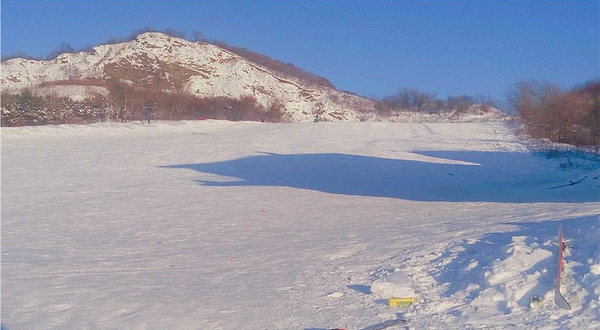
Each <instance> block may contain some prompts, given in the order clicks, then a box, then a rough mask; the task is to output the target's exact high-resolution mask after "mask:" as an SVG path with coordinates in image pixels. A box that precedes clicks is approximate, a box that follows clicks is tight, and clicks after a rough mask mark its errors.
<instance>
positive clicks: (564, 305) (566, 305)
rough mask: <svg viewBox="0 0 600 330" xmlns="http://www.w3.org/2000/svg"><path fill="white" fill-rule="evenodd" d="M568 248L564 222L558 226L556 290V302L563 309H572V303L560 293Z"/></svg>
mask: <svg viewBox="0 0 600 330" xmlns="http://www.w3.org/2000/svg"><path fill="white" fill-rule="evenodd" d="M565 248H566V244H565V241H564V239H563V227H562V224H561V225H560V226H558V270H557V272H556V287H555V290H554V302H555V303H556V305H557V306H558V307H560V308H562V309H567V310H569V309H571V305H569V303H568V302H567V300H566V299H565V297H563V295H562V294H561V293H560V280H561V277H562V271H563V261H564V257H563V254H564V251H565Z"/></svg>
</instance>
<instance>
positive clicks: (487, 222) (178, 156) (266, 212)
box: [1, 121, 600, 330]
mask: <svg viewBox="0 0 600 330" xmlns="http://www.w3.org/2000/svg"><path fill="white" fill-rule="evenodd" d="M1 137H2V150H1V152H2V155H1V156H2V158H1V159H2V205H1V212H2V213H1V215H2V327H3V328H5V329H8V330H20V329H117V328H119V329H203V330H209V329H257V330H258V329H261V330H262V329H295V330H298V329H300V330H308V329H311V330H317V329H331V328H334V327H340V328H347V329H360V328H362V327H365V326H368V325H371V324H374V323H379V322H381V321H384V320H387V319H395V318H397V317H402V318H406V319H407V320H408V322H407V323H406V324H405V325H403V326H401V327H399V328H403V327H406V328H409V329H593V328H594V327H597V325H598V322H599V319H598V315H599V314H598V312H599V311H600V310H599V308H600V301H599V296H600V291H599V288H600V260H599V257H600V251H599V250H598V244H599V241H598V240H599V237H600V226H599V223H598V221H599V219H598V215H599V210H600V208H599V206H600V205H599V193H600V190H599V189H600V188H598V186H599V185H600V183H599V182H598V181H599V180H600V179H599V177H600V171H599V170H598V167H597V166H595V167H594V166H593V165H594V164H595V165H597V161H591V165H590V166H580V167H579V168H562V167H561V166H560V164H559V162H557V161H556V160H553V159H546V158H543V157H540V156H537V155H535V154H532V153H530V152H529V151H528V149H527V147H526V144H524V143H522V142H521V141H519V140H518V139H517V138H515V136H514V135H513V134H512V132H511V130H510V129H509V128H508V127H507V126H504V125H503V124H500V123H471V124H464V123H463V124H442V123H438V124H426V125H424V124H393V123H310V124H308V123H305V124H303V123H300V124H261V123H248V122H238V123H233V122H221V121H203V122H170V123H154V124H152V125H142V124H138V123H129V124H114V123H113V124H111V123H104V124H92V125H87V126H73V125H60V126H44V127H20V128H2V136H1ZM580 179H583V180H582V181H581V183H579V184H574V185H572V184H570V181H573V182H577V181H579V180H580ZM555 187H559V188H555ZM550 188H555V189H550ZM561 223H562V224H563V225H564V229H565V230H564V231H565V237H566V238H567V239H570V240H571V241H570V243H569V244H570V245H571V246H572V247H571V248H570V249H568V250H567V252H568V253H567V256H566V264H565V276H564V279H563V284H562V287H563V294H564V296H565V298H566V299H567V300H568V301H569V302H570V303H571V305H572V306H573V309H572V310H571V311H565V310H560V309H558V307H556V305H555V304H554V302H553V298H552V296H553V290H554V289H553V288H554V276H555V271H556V268H557V261H556V252H557V251H556V247H555V246H554V245H553V244H552V243H553V241H555V240H556V233H557V229H558V225H559V224H561ZM405 293H410V294H412V293H414V294H415V295H416V296H417V298H418V300H419V303H417V304H415V305H413V306H410V307H404V308H392V307H389V306H387V305H386V300H385V299H386V298H389V297H390V295H392V294H393V295H395V294H405ZM533 295H539V296H540V297H542V298H543V307H542V308H539V309H531V308H530V307H528V304H529V300H530V298H531V296H533ZM397 328H398V327H397Z"/></svg>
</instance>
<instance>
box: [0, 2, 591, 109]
mask: <svg viewBox="0 0 600 330" xmlns="http://www.w3.org/2000/svg"><path fill="white" fill-rule="evenodd" d="M1 9H2V53H3V54H10V53H14V52H17V51H24V52H26V53H28V54H30V55H34V56H45V55H46V54H48V53H49V52H50V51H51V50H52V49H53V48H55V47H56V46H57V45H58V44H60V43H61V42H66V43H69V44H71V45H72V46H73V47H75V48H81V47H86V46H89V45H95V44H100V43H102V42H104V41H105V40H106V39H107V38H109V37H125V36H127V35H129V34H130V33H131V32H132V31H133V30H136V29H139V28H141V27H144V26H151V27H153V28H156V29H164V28H167V27H171V28H173V29H176V30H180V31H183V32H186V33H188V35H190V34H191V32H192V31H194V30H199V31H202V32H203V34H204V35H205V36H206V37H207V38H209V39H218V40H222V41H225V42H227V43H229V44H231V45H235V46H242V47H246V48H248V49H250V50H253V51H256V52H259V53H263V54H265V55H268V56H271V57H273V58H276V59H279V60H282V61H284V62H291V63H294V64H295V65H297V66H299V67H301V68H303V69H306V70H308V71H311V72H314V73H316V74H319V75H322V76H325V77H327V78H328V79H330V80H331V81H332V82H333V83H334V84H335V85H336V87H337V88H338V89H342V90H349V91H352V92H356V93H358V94H361V95H366V96H384V95H387V94H391V93H393V92H394V91H396V90H398V89H399V88H401V87H412V88H418V89H421V90H424V91H429V92H434V93H437V96H438V97H445V96H446V95H448V94H452V95H455V94H471V95H477V94H483V95H491V96H494V97H496V98H503V97H504V96H505V95H506V92H507V90H508V89H509V87H510V86H511V85H512V84H513V83H514V82H515V81H517V80H519V79H532V78H533V79H537V80H541V81H546V82H551V83H555V84H558V85H559V86H562V87H565V88H571V87H573V86H574V85H576V84H580V83H583V82H585V81H586V80H590V79H598V78H599V75H600V67H599V48H600V45H599V33H600V32H599V16H600V4H599V0H577V1H570V0H564V1H551V0H545V1H535V0H527V1H522V0H518V1H513V0H495V1H494V0H453V1H450V0H437V1H428V0H424V1H423V0H396V1H389V0H388V1H386V0H379V1H359V0H347V1H342V0H338V1H333V0H310V1H309V0H247V1H230V0H219V1H218V0H214V1H191V0H188V1H183V0H164V1H159V0H146V1H141V0H131V1H127V0H104V1H100V0H94V1H92V0H77V1H75V0H53V1H43V0H37V1H33V0H2V8H1Z"/></svg>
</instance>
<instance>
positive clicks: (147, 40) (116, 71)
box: [0, 32, 373, 121]
mask: <svg viewBox="0 0 600 330" xmlns="http://www.w3.org/2000/svg"><path fill="white" fill-rule="evenodd" d="M109 78H112V79H115V78H117V79H120V80H122V81H127V82H129V83H130V84H132V85H139V86H143V85H144V84H147V83H149V82H152V81H153V82H156V80H161V84H162V88H163V89H165V90H169V91H173V92H177V91H183V92H187V93H191V94H194V95H198V96H210V97H217V96H225V97H231V98H241V97H243V96H253V97H256V99H257V101H258V103H259V104H261V105H263V106H265V107H268V106H269V105H271V104H272V103H274V102H281V103H283V104H284V106H285V109H286V113H287V114H288V116H289V117H290V119H292V120H295V121H304V120H313V119H314V117H315V114H314V112H315V111H322V112H323V115H322V116H321V117H322V119H323V120H326V121H339V120H357V116H358V114H357V112H360V111H362V110H371V109H372V108H373V102H372V101H370V100H367V99H364V98H361V97H358V96H356V95H352V94H349V93H344V92H339V91H336V90H333V89H331V88H327V87H319V86H314V85H313V86H311V85H309V84H308V83H304V82H303V81H300V80H294V81H293V80H290V79H283V78H281V77H278V76H277V74H275V73H273V72H271V71H269V70H267V69H266V68H263V67H261V66H259V65H257V64H254V63H252V62H249V61H247V60H245V59H244V58H242V57H240V56H238V55H236V54H233V53H231V52H229V51H227V50H225V49H222V48H219V47H217V46H215V45H212V44H208V43H200V42H188V41H186V40H183V39H180V38H175V37H171V36H168V35H165V34H162V33H156V32H149V33H143V34H140V35H138V36H137V37H136V38H135V40H132V41H130V42H124V43H119V44H107V45H99V46H96V47H94V48H93V49H92V50H91V51H90V52H79V53H76V54H71V53H65V54H62V55H59V56H58V57H57V58H55V59H54V60H52V61H34V60H27V59H20V58H17V59H12V60H8V61H5V62H3V63H2V72H1V78H0V81H1V84H2V88H3V90H18V89H22V88H25V87H29V88H34V89H35V88H37V87H36V86H40V84H42V83H52V82H57V81H65V80H73V79H86V80H88V82H89V79H97V80H98V81H99V82H102V81H105V80H107V79H109ZM47 85H48V84H47ZM50 85H52V84H50ZM45 88H48V87H47V86H46V87H45ZM86 93H88V91H81V92H80V94H82V95H83V96H86V95H87V94H86ZM80 94H77V95H76V97H82V95H80Z"/></svg>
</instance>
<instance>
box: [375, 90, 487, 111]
mask: <svg viewBox="0 0 600 330" xmlns="http://www.w3.org/2000/svg"><path fill="white" fill-rule="evenodd" d="M475 104H478V105H480V106H481V107H482V108H483V109H485V110H487V109H490V108H492V107H495V106H496V102H495V101H494V99H493V98H492V97H490V96H476V97H472V96H468V95H458V96H447V97H446V99H439V98H437V97H436V94H434V93H429V92H424V91H420V90H417V89H411V88H403V89H400V90H398V91H397V92H396V93H394V94H392V95H390V96H387V97H384V98H383V99H381V100H380V101H379V102H378V104H377V111H378V112H379V113H380V114H382V115H386V114H389V113H391V112H393V111H413V112H421V113H428V114H434V113H440V112H450V111H455V112H456V113H465V112H468V111H469V110H470V109H471V108H472V107H473V106H474V105H475Z"/></svg>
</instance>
